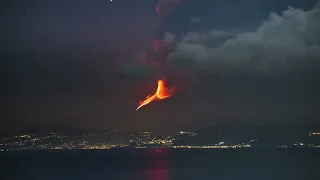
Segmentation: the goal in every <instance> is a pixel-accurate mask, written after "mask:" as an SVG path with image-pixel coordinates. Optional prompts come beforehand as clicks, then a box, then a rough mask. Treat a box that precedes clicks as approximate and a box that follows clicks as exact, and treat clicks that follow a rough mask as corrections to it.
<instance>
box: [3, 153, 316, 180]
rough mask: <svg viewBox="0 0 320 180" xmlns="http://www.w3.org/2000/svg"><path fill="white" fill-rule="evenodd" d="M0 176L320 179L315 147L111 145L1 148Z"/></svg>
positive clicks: (46, 179) (149, 179)
mask: <svg viewBox="0 0 320 180" xmlns="http://www.w3.org/2000/svg"><path fill="white" fill-rule="evenodd" d="M0 162H1V165H0V167H1V175H0V179H1V180H5V179H19V180H20V179H21V180H23V179H26V180H29V179H30V180H35V179H43V180H72V179H76V180H79V179H86V180H95V179H99V180H100V179H104V180H109V179H110V180H115V179H119V180H220V179H230V180H236V179H239V180H242V179H243V180H251V179H254V180H278V179H279V180H280V179H281V180H284V179H288V180H292V179H301V180H307V179H318V180H319V179H320V149H302V148H294V149H255V148H248V149H112V150H54V151H53V150H34V151H15V152H1V153H0Z"/></svg>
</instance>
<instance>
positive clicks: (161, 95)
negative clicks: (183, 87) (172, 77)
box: [136, 80, 173, 110]
mask: <svg viewBox="0 0 320 180" xmlns="http://www.w3.org/2000/svg"><path fill="white" fill-rule="evenodd" d="M172 95H173V93H172V91H171V92H170V90H169V89H168V88H166V87H165V85H164V82H163V80H158V87H157V91H156V93H155V94H153V95H148V96H147V98H146V99H145V100H144V101H140V102H139V106H138V107H137V109H136V110H138V109H140V108H141V107H143V106H145V105H147V104H149V103H151V102H152V101H157V100H163V99H166V98H168V97H170V96H172Z"/></svg>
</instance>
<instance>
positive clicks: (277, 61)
mask: <svg viewBox="0 0 320 180" xmlns="http://www.w3.org/2000/svg"><path fill="white" fill-rule="evenodd" d="M172 56H173V59H177V58H181V57H185V58H186V57H188V58H190V57H191V58H192V60H193V62H194V65H195V67H196V68H198V69H199V70H205V71H212V70H217V71H219V70H222V71H224V72H230V71H228V70H231V71H234V70H236V71H250V72H264V73H270V72H272V73H274V72H283V71H309V70H320V7H319V3H318V5H316V6H315V7H314V8H313V9H311V10H308V11H304V10H302V9H298V8H293V7H289V8H288V9H287V10H284V11H283V12H282V13H280V14H277V13H270V15H269V17H268V19H267V20H265V21H264V22H262V23H261V24H260V26H259V27H258V28H257V29H256V30H254V31H252V32H244V31H211V32H208V33H203V34H201V33H194V32H190V33H188V35H187V36H186V37H185V38H184V40H183V41H182V42H181V43H179V45H178V47H177V51H176V52H175V53H174V54H172Z"/></svg>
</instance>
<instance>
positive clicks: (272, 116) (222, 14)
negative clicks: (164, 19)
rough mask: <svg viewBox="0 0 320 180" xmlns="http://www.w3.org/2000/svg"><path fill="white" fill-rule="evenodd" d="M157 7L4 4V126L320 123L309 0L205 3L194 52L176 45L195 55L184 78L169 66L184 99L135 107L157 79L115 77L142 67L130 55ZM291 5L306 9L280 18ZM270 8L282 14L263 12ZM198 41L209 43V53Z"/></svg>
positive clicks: (42, 0) (143, 47)
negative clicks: (177, 81) (178, 76)
mask: <svg viewBox="0 0 320 180" xmlns="http://www.w3.org/2000/svg"><path fill="white" fill-rule="evenodd" d="M155 4H156V1H155V0H134V1H133V0H113V1H112V2H110V1H109V0H68V1H64V0H32V1H22V0H21V1H19V0H12V1H7V3H6V4H5V5H4V6H2V7H1V9H2V10H1V13H2V15H1V19H0V22H1V24H2V27H3V28H1V30H0V32H1V39H2V41H1V47H2V52H3V53H1V54H3V58H1V59H2V61H3V62H2V63H3V64H4V66H2V71H3V72H5V86H6V88H5V89H4V91H3V93H2V97H3V99H4V101H3V102H4V103H2V106H3V107H4V108H3V109H4V113H3V116H2V117H1V120H2V122H1V124H0V126H1V127H2V129H5V128H7V127H10V128H17V127H22V128H23V127H28V126H60V125H61V126H71V127H106V128H108V127H112V128H113V127H114V128H120V127H124V128H148V129H158V130H159V131H160V132H161V129H165V128H167V127H169V126H170V127H171V129H183V128H200V127H205V126H211V125H214V124H215V123H217V122H224V121H231V120H239V121H243V122H248V123H266V122H269V121H273V120H284V121H293V122H311V121H316V120H317V119H319V117H320V116H319V115H320V114H319V111H318V110H319V108H320V106H319V105H320V101H319V100H320V99H319V98H320V97H319V92H320V91H319V90H320V88H319V85H318V84H319V83H318V82H319V73H318V70H319V68H318V67H317V65H319V60H318V57H320V56H319V53H318V51H317V50H319V46H320V44H319V42H320V38H319V35H318V34H319V33H316V32H317V31H318V30H319V22H320V21H317V20H319V11H316V10H315V9H314V5H315V4H316V0H309V1H306V0H291V1H289V0H288V1H277V0H272V1H267V0H265V1H263V0H259V1H257V0H245V1H241V2H240V1H238V0H227V1H226V0H224V1H223V0H217V1H212V0H207V1H205V0H204V4H205V6H204V9H203V10H204V12H205V13H203V14H204V15H203V17H201V22H200V24H199V25H198V29H197V30H198V31H201V32H202V36H201V37H200V35H199V33H198V34H196V36H195V37H193V41H195V42H196V43H195V44H194V45H192V46H190V45H187V44H185V43H182V44H180V48H181V53H180V54H182V55H188V56H189V55H190V54H191V55H193V56H194V55H195V56H197V59H194V62H195V64H194V66H192V67H189V68H187V70H185V71H186V72H182V71H183V70H181V68H180V69H178V70H176V72H177V74H179V75H180V76H183V77H184V78H181V79H182V80H181V81H179V82H180V83H181V84H183V85H184V86H183V88H182V89H181V92H180V93H179V94H177V95H176V96H174V98H172V99H170V100H168V101H165V102H158V103H155V104H153V105H150V106H148V107H146V108H143V109H141V111H135V107H136V106H137V102H139V100H141V99H143V98H144V97H145V96H146V95H147V94H148V93H150V92H152V91H153V90H154V89H155V88H156V87H155V85H156V82H155V81H154V80H152V77H151V78H148V76H150V75H148V74H144V75H141V77H134V76H133V75H136V74H137V73H131V74H130V73H129V72H128V73H124V76H121V77H120V76H118V74H117V72H119V71H124V72H126V71H127V70H128V68H127V67H131V68H133V69H134V71H137V67H136V66H138V64H137V61H136V58H135V57H136V55H137V53H138V52H139V51H148V50H149V49H150V47H149V46H150V42H151V38H152V36H153V33H154V31H155V29H156V27H157V24H158V22H159V19H158V17H157V14H156V12H155ZM288 6H293V7H295V8H302V9H301V10H297V9H294V10H289V11H287V14H286V15H282V14H281V12H282V11H284V10H286V9H288ZM309 10H311V12H309ZM271 12H277V13H279V14H278V15H273V16H272V17H269V14H270V13H271ZM317 13H318V14H317ZM264 21H266V22H267V23H265V24H263V23H262V22H264ZM268 22H269V23H268ZM317 22H318V23H317ZM299 27H304V29H302V30H301V28H300V29H299ZM297 29H298V30H297ZM295 30H296V31H295ZM217 32H218V33H217ZM219 33H220V34H219ZM295 33H296V34H295ZM217 34H218V35H217ZM221 34H222V35H221ZM226 34H227V35H226ZM287 34H290V36H289V35H288V36H287ZM201 38H202V39H201ZM217 38H221V39H222V41H221V42H220V41H219V43H217ZM191 39H192V37H191ZM203 39H205V40H206V42H210V43H213V44H215V45H213V46H212V47H209V48H205V47H204V46H203V43H202V41H201V40H203ZM200 41H201V42H200ZM270 42H271V43H270ZM290 45H292V46H290ZM244 47H245V48H244ZM266 47H267V48H266ZM291 47H292V48H291ZM188 53H189V54H188ZM249 56H250V58H249ZM288 59H290V60H291V59H294V60H292V61H288ZM270 64H271V65H270ZM132 66H135V67H132ZM300 67H305V68H300ZM126 68H127V69H126ZM292 71H294V72H292ZM296 71H299V73H298V72H296ZM301 71H303V72H301ZM274 72H277V73H274ZM306 72H308V73H306ZM215 73H220V74H222V76H220V77H217V76H214V75H212V74H215ZM279 74H286V75H279ZM182 82H183V83H182ZM169 129H170V128H169Z"/></svg>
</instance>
